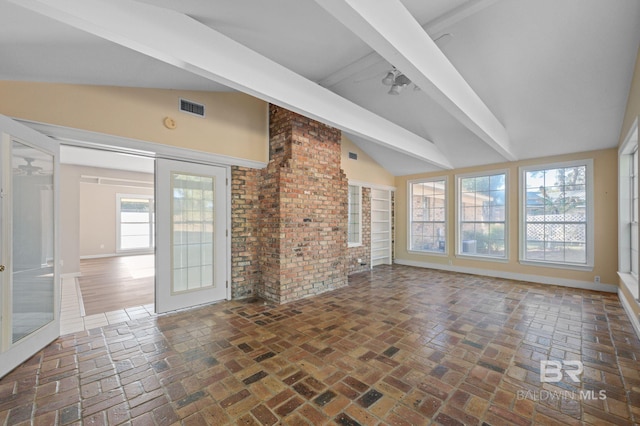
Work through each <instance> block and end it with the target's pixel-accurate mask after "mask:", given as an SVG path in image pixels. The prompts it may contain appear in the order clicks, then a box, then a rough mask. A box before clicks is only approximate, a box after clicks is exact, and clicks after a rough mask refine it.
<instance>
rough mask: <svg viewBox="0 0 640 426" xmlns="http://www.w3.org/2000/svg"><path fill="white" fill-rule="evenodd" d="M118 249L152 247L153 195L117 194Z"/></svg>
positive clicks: (148, 248)
mask: <svg viewBox="0 0 640 426" xmlns="http://www.w3.org/2000/svg"><path fill="white" fill-rule="evenodd" d="M117 210H118V211H117V221H118V224H117V225H118V251H127V250H150V249H153V247H154V244H155V242H154V229H153V227H154V220H153V219H154V216H153V215H154V206H153V197H152V196H148V195H125V194H118V195H117Z"/></svg>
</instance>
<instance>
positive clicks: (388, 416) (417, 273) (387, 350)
mask: <svg viewBox="0 0 640 426" xmlns="http://www.w3.org/2000/svg"><path fill="white" fill-rule="evenodd" d="M349 282H350V285H349V286H348V287H346V288H343V289H340V290H336V291H332V292H328V293H324V294H322V295H319V296H316V297H311V298H308V299H304V300H301V301H297V302H292V303H288V304H286V305H281V306H272V305H269V304H265V303H264V302H262V301H260V300H246V301H230V302H221V303H217V304H213V305H209V306H205V307H199V308H194V309H190V310H183V311H179V312H175V313H171V314H166V315H159V316H155V317H151V318H144V319H139V320H131V321H128V322H126V323H122V324H114V325H109V326H106V327H103V328H96V329H92V330H88V331H84V332H80V333H76V334H70V335H66V336H63V337H61V338H60V339H58V340H56V341H55V342H53V343H52V344H51V345H49V346H48V347H47V348H46V349H44V350H43V351H41V352H40V353H38V354H37V355H36V356H34V357H33V358H32V359H30V360H29V361H27V362H26V363H25V364H24V365H22V366H21V367H19V368H18V369H16V370H15V371H13V372H12V373H10V374H9V375H8V376H6V377H5V378H4V379H2V380H1V381H0V424H19V423H22V422H25V423H28V422H30V421H31V422H33V424H47V425H53V424H58V425H66V424H80V423H84V424H109V425H115V424H132V425H173V424H184V425H204V424H211V425H236V424H243V425H275V424H282V425H324V424H331V425H428V424H440V425H462V424H466V425H493V426H496V425H606V424H616V425H631V424H634V422H635V423H638V422H640V341H639V340H638V338H637V336H636V335H635V334H634V330H633V328H632V325H631V323H630V322H629V320H628V318H627V317H626V315H625V312H624V310H623V308H622V306H621V305H620V302H619V300H618V298H617V295H615V294H609V293H599V292H593V291H586V290H577V289H570V288H565V287H556V286H550V285H540V284H529V283H522V282H515V281H509V280H501V279H491V278H485V277H478V276H472V275H464V274H456V273H448V272H440V271H433V270H427V269H420V268H413V267H408V266H397V265H396V266H380V267H376V268H375V269H374V270H373V272H372V273H369V272H364V273H359V274H355V275H352V276H351V277H350V280H349ZM541 360H553V361H562V360H567V361H581V362H582V363H583V365H584V371H583V373H582V375H581V376H580V378H579V379H580V380H579V381H578V382H574V381H572V380H571V379H570V378H569V377H568V376H567V375H564V377H563V378H562V380H561V381H559V382H557V383H552V382H549V383H542V382H541V380H540V379H541V376H540V361H541ZM571 368H573V367H571ZM571 396H573V398H571ZM602 396H604V398H602Z"/></svg>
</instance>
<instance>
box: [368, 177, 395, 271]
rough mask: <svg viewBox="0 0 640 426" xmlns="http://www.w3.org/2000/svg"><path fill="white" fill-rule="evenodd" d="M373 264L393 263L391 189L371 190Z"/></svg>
mask: <svg viewBox="0 0 640 426" xmlns="http://www.w3.org/2000/svg"><path fill="white" fill-rule="evenodd" d="M371 235H372V238H371V266H372V267H373V266H376V265H385V264H386V265H390V264H391V242H392V238H391V191H389V190H382V189H372V190H371Z"/></svg>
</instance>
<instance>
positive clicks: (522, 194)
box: [518, 158, 595, 271]
mask: <svg viewBox="0 0 640 426" xmlns="http://www.w3.org/2000/svg"><path fill="white" fill-rule="evenodd" d="M572 166H586V167H587V170H586V176H585V178H586V196H587V207H586V213H587V220H586V222H587V245H586V251H587V253H586V263H585V264H579V263H569V262H550V261H546V260H541V261H539V260H529V259H525V251H526V244H527V241H526V226H525V222H526V202H527V197H526V192H527V190H526V179H525V173H526V172H528V171H532V170H546V169H554V168H563V167H572ZM518 172H519V175H520V186H519V190H518V193H519V194H518V196H519V203H518V213H519V215H518V216H519V220H518V233H519V240H520V241H519V246H520V247H519V253H518V259H519V262H520V264H522V265H532V266H544V267H548V268H556V269H571V270H577V271H592V270H593V265H594V258H595V256H594V247H595V244H594V235H595V233H594V223H593V218H594V213H593V212H594V204H595V200H594V198H593V194H594V188H593V159H591V158H588V159H584V160H574V161H563V162H557V163H544V164H535V165H530V166H521V167H519V168H518Z"/></svg>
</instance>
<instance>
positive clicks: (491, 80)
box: [0, 0, 640, 175]
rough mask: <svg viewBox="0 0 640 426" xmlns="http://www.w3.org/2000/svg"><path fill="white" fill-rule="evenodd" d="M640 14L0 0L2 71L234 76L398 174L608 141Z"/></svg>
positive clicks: (143, 81)
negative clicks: (394, 88)
mask: <svg viewBox="0 0 640 426" xmlns="http://www.w3.org/2000/svg"><path fill="white" fill-rule="evenodd" d="M638 22H640V1H638V0H616V1H602V0H431V1H424V0H385V1H379V2H372V1H370V0H315V1H314V0H272V1H269V2H265V1H262V0H180V1H177V0H139V1H134V0H0V59H1V60H0V79H4V80H27V81H47V82H61V83H76V84H99V85H115V86H131V87H155V88H172V89H188V90H205V91H228V90H237V91H242V92H245V93H248V94H251V95H253V96H256V97H258V98H261V99H264V100H266V101H269V102H273V103H276V104H278V105H281V106H284V107H287V108H289V109H291V110H294V111H296V112H300V113H302V114H304V115H307V116H309V117H312V118H315V119H317V120H319V121H323V122H325V123H327V124H330V125H333V126H336V127H338V128H340V129H342V130H343V131H344V132H345V134H346V135H347V136H348V137H350V139H352V140H353V141H354V142H355V143H356V144H357V145H358V146H360V148H362V149H363V150H365V151H366V152H367V153H369V154H370V155H371V156H372V157H373V158H375V159H376V160H377V161H378V162H379V163H380V164H381V165H383V166H384V167H385V168H387V169H388V170H389V171H391V172H392V173H394V174H396V175H404V174H409V173H418V172H425V171H433V170H438V169H445V168H460V167H467V166H474V165H481V164H490V163H497V162H503V161H512V160H517V159H527V158H534V157H541V156H547V155H556V154H564V153H570V152H579V151H588V150H594V149H603V148H610V147H615V146H616V145H617V142H618V138H619V133H620V128H621V125H622V119H623V116H624V111H625V107H626V103H627V97H628V94H629V88H630V84H631V78H632V75H633V70H634V65H635V60H636V55H637V52H638V46H639V43H640V25H638ZM393 67H395V68H396V69H397V70H398V72H400V73H402V74H403V75H404V76H406V78H407V80H405V81H410V82H411V83H410V84H408V85H406V86H405V87H403V89H402V90H401V91H400V93H399V94H398V95H391V94H388V92H389V89H390V87H389V86H386V85H384V84H383V83H382V79H383V78H384V77H385V76H386V75H387V73H388V72H389V71H390V70H392V69H393ZM400 80H401V79H396V81H398V82H399V81H400Z"/></svg>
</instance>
